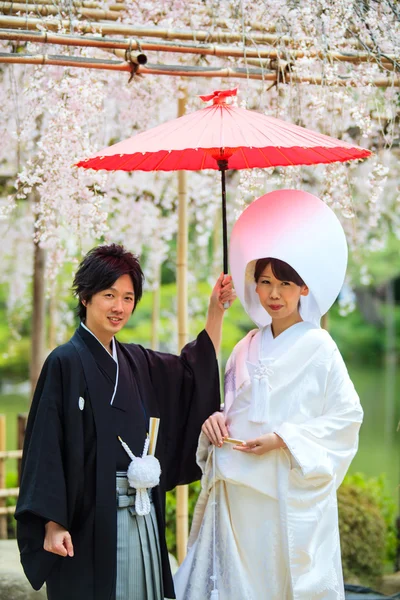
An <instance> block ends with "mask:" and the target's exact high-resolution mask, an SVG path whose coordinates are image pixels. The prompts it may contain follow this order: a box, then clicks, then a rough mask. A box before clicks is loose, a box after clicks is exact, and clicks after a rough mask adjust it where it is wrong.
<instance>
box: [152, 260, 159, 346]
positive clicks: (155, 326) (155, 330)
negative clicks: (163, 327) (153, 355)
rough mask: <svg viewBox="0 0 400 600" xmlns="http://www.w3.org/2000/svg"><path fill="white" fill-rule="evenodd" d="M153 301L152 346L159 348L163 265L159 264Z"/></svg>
mask: <svg viewBox="0 0 400 600" xmlns="http://www.w3.org/2000/svg"><path fill="white" fill-rule="evenodd" d="M152 296H153V303H152V309H151V348H152V350H158V349H159V328H160V305H161V265H158V268H157V274H156V281H155V287H154V289H153V292H152Z"/></svg>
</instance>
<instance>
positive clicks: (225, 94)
mask: <svg viewBox="0 0 400 600" xmlns="http://www.w3.org/2000/svg"><path fill="white" fill-rule="evenodd" d="M237 91H238V88H234V89H233V90H215V91H214V92H213V93H212V94H209V95H208V96H199V98H201V99H202V100H204V102H209V101H210V100H212V101H213V104H226V99H227V98H229V97H231V96H236V95H237Z"/></svg>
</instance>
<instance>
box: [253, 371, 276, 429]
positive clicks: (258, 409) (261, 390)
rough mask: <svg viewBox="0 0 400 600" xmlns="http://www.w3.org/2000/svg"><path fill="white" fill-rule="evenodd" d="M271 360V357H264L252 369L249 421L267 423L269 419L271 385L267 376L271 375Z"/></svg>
mask: <svg viewBox="0 0 400 600" xmlns="http://www.w3.org/2000/svg"><path fill="white" fill-rule="evenodd" d="M272 362H273V359H264V360H262V361H260V362H259V364H258V365H257V367H256V368H255V370H254V374H253V381H252V388H251V404H250V410H249V421H253V422H254V423H268V421H269V419H270V396H271V393H270V391H271V386H270V383H269V378H270V377H271V375H273V370H272V369H271V363H272Z"/></svg>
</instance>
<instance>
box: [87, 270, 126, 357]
mask: <svg viewBox="0 0 400 600" xmlns="http://www.w3.org/2000/svg"><path fill="white" fill-rule="evenodd" d="M134 305H135V294H134V290H133V284H132V279H131V278H130V276H129V275H122V276H121V277H120V278H119V279H117V280H116V281H115V282H114V283H113V285H112V286H111V287H110V288H108V289H106V290H102V291H101V292H98V293H97V294H94V295H93V296H92V299H91V300H90V301H89V302H88V303H87V304H86V305H85V306H86V322H85V324H86V326H87V327H88V328H89V329H90V330H91V331H92V332H93V333H94V334H95V336H96V337H97V338H98V339H99V340H100V341H101V342H102V343H103V344H104V345H107V344H109V343H110V341H111V338H112V337H113V336H114V335H115V334H116V333H118V331H120V330H121V329H122V328H123V327H124V325H125V324H126V323H127V322H128V319H129V317H130V316H131V314H132V311H133V308H134Z"/></svg>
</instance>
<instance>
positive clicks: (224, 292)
mask: <svg viewBox="0 0 400 600" xmlns="http://www.w3.org/2000/svg"><path fill="white" fill-rule="evenodd" d="M235 298H236V292H235V290H234V289H233V283H232V277H231V276H230V275H224V274H223V273H221V275H220V276H219V277H218V279H217V282H216V284H215V286H214V289H213V291H212V293H211V297H210V307H209V311H211V312H212V311H214V310H218V311H220V312H223V311H224V309H225V306H224V305H225V304H229V306H231V305H232V303H233V302H234V300H235Z"/></svg>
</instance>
